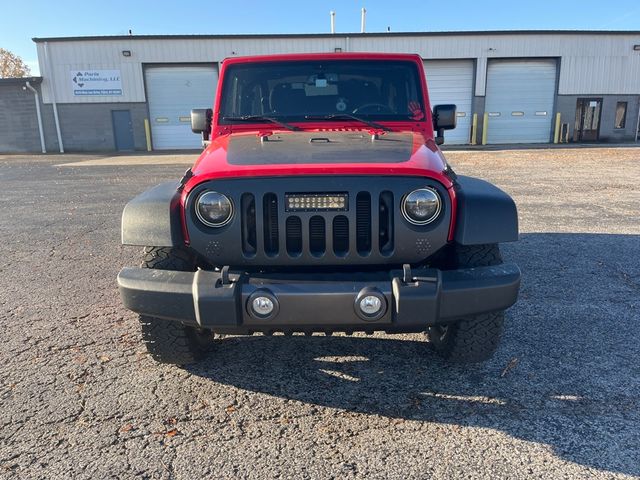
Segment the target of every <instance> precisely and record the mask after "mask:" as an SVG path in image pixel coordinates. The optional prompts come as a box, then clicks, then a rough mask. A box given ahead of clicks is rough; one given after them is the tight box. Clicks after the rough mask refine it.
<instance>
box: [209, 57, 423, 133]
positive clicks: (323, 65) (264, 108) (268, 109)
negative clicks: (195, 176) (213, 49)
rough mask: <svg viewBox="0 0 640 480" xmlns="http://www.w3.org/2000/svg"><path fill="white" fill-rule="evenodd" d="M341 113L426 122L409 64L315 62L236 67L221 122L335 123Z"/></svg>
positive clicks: (228, 79) (229, 75) (230, 72)
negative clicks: (247, 119)
mask: <svg viewBox="0 0 640 480" xmlns="http://www.w3.org/2000/svg"><path fill="white" fill-rule="evenodd" d="M341 114H342V115H344V114H350V115H354V116H357V117H358V118H360V119H366V120H379V121H384V120H391V121H393V120H413V121H416V120H418V121H419V120H423V119H424V118H425V114H424V105H423V101H422V95H421V83H420V77H419V72H418V69H417V67H416V65H415V64H414V63H412V62H407V61H380V60H348V61H347V60H330V61H318V60H314V61H294V62H265V63H253V64H237V65H231V66H229V67H228V68H227V69H226V71H225V78H224V85H223V91H222V102H221V106H220V123H223V124H228V123H236V121H237V119H238V118H239V117H247V116H269V117H272V118H276V119H279V120H285V121H301V122H302V121H317V120H322V119H326V120H331V119H337V118H340V115H341ZM225 117H227V118H226V119H225ZM345 117H346V116H345ZM340 119H342V118H340ZM256 121H258V120H257V119H256Z"/></svg>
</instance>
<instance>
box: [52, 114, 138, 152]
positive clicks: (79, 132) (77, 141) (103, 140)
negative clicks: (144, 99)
mask: <svg viewBox="0 0 640 480" xmlns="http://www.w3.org/2000/svg"><path fill="white" fill-rule="evenodd" d="M112 110H129V111H130V112H131V121H132V122H133V138H134V145H135V149H136V150H146V148H147V141H146V136H145V132H144V119H145V118H146V117H147V104H146V103H93V104H86V103H63V104H58V116H59V117H60V130H61V132H62V143H63V144H64V149H65V151H67V152H80V151H104V152H113V151H115V150H116V142H115V137H114V134H113V122H112V118H111V111H112Z"/></svg>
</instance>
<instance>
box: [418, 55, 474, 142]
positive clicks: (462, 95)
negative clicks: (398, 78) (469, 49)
mask: <svg viewBox="0 0 640 480" xmlns="http://www.w3.org/2000/svg"><path fill="white" fill-rule="evenodd" d="M424 68H425V70H426V73H427V83H428V86H429V100H430V102H431V107H432V108H433V107H434V106H436V105H441V104H445V103H454V104H455V105H456V106H457V107H458V126H457V127H456V128H455V129H454V130H448V131H446V132H445V134H444V138H445V141H446V143H447V144H465V143H469V139H470V138H471V117H472V113H471V102H472V98H473V60H426V61H425V62H424Z"/></svg>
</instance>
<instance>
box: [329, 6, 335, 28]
mask: <svg viewBox="0 0 640 480" xmlns="http://www.w3.org/2000/svg"><path fill="white" fill-rule="evenodd" d="M329 15H331V33H336V12H334V11H333V10H331V11H330V12H329Z"/></svg>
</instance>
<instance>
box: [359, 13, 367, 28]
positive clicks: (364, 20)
mask: <svg viewBox="0 0 640 480" xmlns="http://www.w3.org/2000/svg"><path fill="white" fill-rule="evenodd" d="M366 23H367V9H366V8H364V7H362V10H360V33H364V31H365V26H366Z"/></svg>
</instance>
